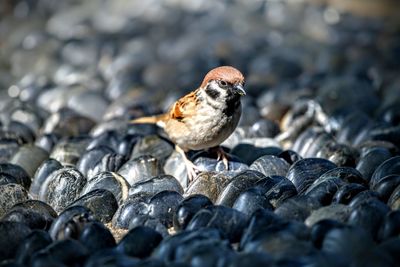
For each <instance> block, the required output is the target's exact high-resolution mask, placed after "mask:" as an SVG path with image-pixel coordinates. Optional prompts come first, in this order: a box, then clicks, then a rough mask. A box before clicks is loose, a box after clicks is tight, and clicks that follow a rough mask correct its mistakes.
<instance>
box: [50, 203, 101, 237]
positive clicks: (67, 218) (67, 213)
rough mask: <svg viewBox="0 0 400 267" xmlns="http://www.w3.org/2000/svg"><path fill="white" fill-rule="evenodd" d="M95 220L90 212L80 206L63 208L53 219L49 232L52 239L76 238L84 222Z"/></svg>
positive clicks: (83, 226)
mask: <svg viewBox="0 0 400 267" xmlns="http://www.w3.org/2000/svg"><path fill="white" fill-rule="evenodd" d="M93 221H95V219H94V216H93V214H92V212H91V211H90V210H89V209H87V208H85V207H82V206H73V207H70V208H67V209H65V210H64V211H63V212H62V213H60V215H59V216H58V217H57V219H55V220H54V221H53V224H52V225H51V227H50V229H49V234H50V236H51V238H52V239H53V240H63V239H68V238H73V239H78V238H79V236H80V234H81V233H82V231H83V229H84V228H85V226H86V224H88V223H91V222H93Z"/></svg>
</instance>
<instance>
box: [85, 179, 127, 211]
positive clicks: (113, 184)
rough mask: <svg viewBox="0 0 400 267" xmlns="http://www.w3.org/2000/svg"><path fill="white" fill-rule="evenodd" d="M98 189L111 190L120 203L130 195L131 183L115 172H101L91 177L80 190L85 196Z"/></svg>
mask: <svg viewBox="0 0 400 267" xmlns="http://www.w3.org/2000/svg"><path fill="white" fill-rule="evenodd" d="M97 189H105V190H108V191H110V192H111V193H112V194H113V195H114V197H115V199H116V200H117V201H118V203H121V202H123V201H124V200H125V199H126V198H127V197H128V192H129V184H128V182H127V181H126V180H125V179H124V177H122V176H121V175H119V174H118V173H114V172H101V173H99V174H97V175H95V176H94V177H93V178H92V179H90V180H89V181H88V182H87V183H86V184H85V185H84V187H83V188H82V190H81V191H80V195H81V196H83V195H85V194H87V193H89V192H91V191H94V190H97Z"/></svg>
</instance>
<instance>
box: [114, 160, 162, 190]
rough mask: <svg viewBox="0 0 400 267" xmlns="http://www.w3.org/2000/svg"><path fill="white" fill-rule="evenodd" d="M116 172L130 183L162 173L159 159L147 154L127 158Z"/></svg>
mask: <svg viewBox="0 0 400 267" xmlns="http://www.w3.org/2000/svg"><path fill="white" fill-rule="evenodd" d="M117 172H118V174H120V175H122V176H123V177H124V178H125V179H126V181H128V183H129V184H130V185H133V184H134V183H137V182H140V181H144V180H146V179H149V178H152V177H154V176H157V175H160V174H163V170H162V168H161V165H160V163H159V161H158V160H157V159H156V158H154V157H152V156H147V155H145V156H140V157H138V158H135V159H131V160H128V161H127V162H125V164H124V165H122V167H121V168H120V169H119V170H118V171H117Z"/></svg>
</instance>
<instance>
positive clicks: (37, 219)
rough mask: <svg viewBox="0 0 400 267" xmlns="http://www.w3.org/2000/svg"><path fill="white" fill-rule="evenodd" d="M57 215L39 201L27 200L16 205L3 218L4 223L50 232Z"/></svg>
mask: <svg viewBox="0 0 400 267" xmlns="http://www.w3.org/2000/svg"><path fill="white" fill-rule="evenodd" d="M56 217H57V213H56V212H55V211H54V210H53V208H52V207H50V206H49V205H47V204H46V203H44V202H42V201H39V200H27V201H24V202H20V203H17V204H15V205H14V206H13V207H12V208H11V209H10V210H9V211H8V212H7V213H6V214H5V215H4V216H3V218H2V220H3V221H12V222H20V223H24V224H26V225H27V226H29V228H31V229H43V230H48V229H49V228H50V225H51V224H52V223H53V221H54V219H55V218H56Z"/></svg>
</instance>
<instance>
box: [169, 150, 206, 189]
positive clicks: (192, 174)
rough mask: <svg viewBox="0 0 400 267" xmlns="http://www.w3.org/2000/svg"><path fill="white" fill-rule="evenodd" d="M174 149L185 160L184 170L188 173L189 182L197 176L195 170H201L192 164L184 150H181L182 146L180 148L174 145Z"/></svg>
mask: <svg viewBox="0 0 400 267" xmlns="http://www.w3.org/2000/svg"><path fill="white" fill-rule="evenodd" d="M175 150H176V151H177V152H178V153H179V154H181V156H182V158H183V161H184V162H185V166H186V171H187V174H188V178H189V183H190V182H191V181H193V180H194V178H196V176H197V172H201V170H200V169H199V167H197V166H196V165H194V164H193V162H191V161H190V160H189V159H188V158H187V157H186V153H185V151H183V149H182V148H180V147H179V146H177V145H176V146H175Z"/></svg>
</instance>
